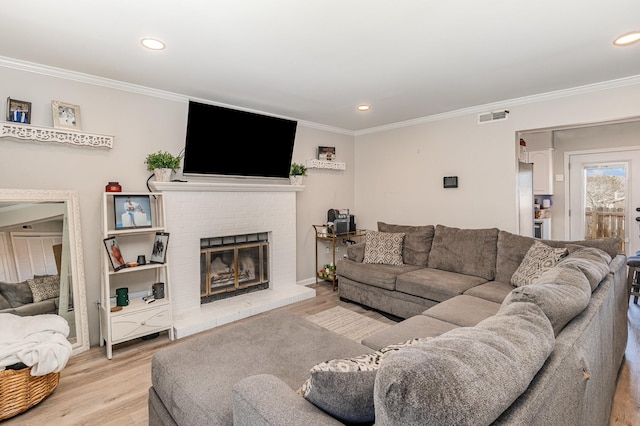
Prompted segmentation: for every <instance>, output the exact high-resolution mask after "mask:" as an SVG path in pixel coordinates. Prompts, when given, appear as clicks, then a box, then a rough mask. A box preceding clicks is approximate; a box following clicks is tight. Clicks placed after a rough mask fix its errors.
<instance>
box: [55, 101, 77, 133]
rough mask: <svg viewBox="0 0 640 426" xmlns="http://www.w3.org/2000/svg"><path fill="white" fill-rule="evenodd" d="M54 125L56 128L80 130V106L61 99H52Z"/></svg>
mask: <svg viewBox="0 0 640 426" xmlns="http://www.w3.org/2000/svg"><path fill="white" fill-rule="evenodd" d="M51 113H52V114H53V127H55V128H56V129H72V130H80V129H81V127H80V107H79V106H78V105H73V104H67V103H64V102H60V101H51Z"/></svg>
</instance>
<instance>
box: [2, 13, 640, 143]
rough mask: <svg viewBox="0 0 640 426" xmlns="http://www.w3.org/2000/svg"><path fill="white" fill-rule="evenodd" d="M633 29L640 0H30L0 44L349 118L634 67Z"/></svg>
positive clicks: (310, 117)
mask: <svg viewBox="0 0 640 426" xmlns="http://www.w3.org/2000/svg"><path fill="white" fill-rule="evenodd" d="M633 30H640V1H638V0H606V1H605V0H563V1H558V0H536V1H531V0H527V1H524V0H490V1H484V2H481V1H474V0H466V1H465V0H448V1H442V0H439V1H434V0H403V1H390V0H367V1H365V0H323V1H313V0H272V1H266V0H183V1H180V2H178V1H167V0H135V1H131V0H126V1H125V0H110V1H104V0H93V1H86V0H85V1H81V0H75V1H74V0H56V1H51V0H28V1H21V2H18V1H11V2H3V4H2V8H1V10H0V56H3V57H5V59H6V58H14V59H18V60H21V61H28V62H34V63H37V64H42V65H47V66H51V67H56V68H61V69H64V70H71V71H75V72H80V73H86V74H89V75H95V76H100V77H105V78H108V79H113V80H117V81H123V82H127V83H131V84H136V85H141V86H145V87H149V88H153V89H158V90H162V91H168V92H171V93H176V94H180V95H185V96H188V97H192V98H195V99H199V100H209V101H212V102H214V103H219V104H225V105H231V106H236V107H240V108H243V109H250V110H255V111H261V112H266V113H270V114H275V115H280V116H285V117H289V118H293V119H297V120H304V121H308V122H313V123H318V124H322V125H327V126H332V127H337V128H340V129H344V130H350V131H357V130H362V129H369V128H373V127H378V126H383V125H387V124H391V123H397V122H402V121H406V120H413V119H418V118H421V117H427V116H431V115H435V114H441V113H447V112H450V111H455V110H459V109H463V108H470V107H475V106H479V105H485V104H493V103H496V102H500V101H506V100H509V99H514V98H520V97H527V96H531V95H535V94H540V93H546V92H552V91H558V90H563V89H568V88H574V87H578V86H583V85H590V84H595V83H600V82H604V81H609V80H616V79H621V78H625V77H630V76H636V75H640V43H636V44H635V45H632V46H627V47H623V48H620V47H614V46H613V44H612V41H613V39H614V38H615V37H617V36H619V35H621V34H623V33H626V32H630V31H633ZM146 36H152V37H157V38H160V39H162V40H164V41H165V43H166V44H167V48H166V49H165V50H164V51H160V52H153V51H148V50H145V49H143V48H142V47H141V46H140V43H139V40H140V39H141V38H142V37H146ZM2 86H3V87H5V89H4V91H6V90H8V89H7V82H3V83H2ZM15 93H16V92H15V90H12V91H11V93H6V95H7V96H9V95H12V96H14V97H16V98H18V99H20V98H19V97H18V96H17V95H16V94H15ZM65 101H66V102H71V103H73V99H65ZM359 103H369V104H371V105H372V109H371V110H370V111H369V112H366V113H360V112H358V111H356V109H355V107H356V105H357V104H359Z"/></svg>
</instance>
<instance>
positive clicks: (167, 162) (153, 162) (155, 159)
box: [144, 151, 181, 172]
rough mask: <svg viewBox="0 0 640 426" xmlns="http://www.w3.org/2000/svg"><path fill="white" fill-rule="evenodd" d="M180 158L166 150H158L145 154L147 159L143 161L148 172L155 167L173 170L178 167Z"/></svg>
mask: <svg viewBox="0 0 640 426" xmlns="http://www.w3.org/2000/svg"><path fill="white" fill-rule="evenodd" d="M180 160H181V157H180V156H178V157H175V156H173V155H171V154H170V153H168V152H166V151H158V152H154V153H153V154H149V155H147V159H146V160H145V161H144V162H145V164H146V165H147V170H148V171H150V172H152V171H154V170H155V169H171V170H173V171H174V172H175V171H176V170H177V169H179V168H180Z"/></svg>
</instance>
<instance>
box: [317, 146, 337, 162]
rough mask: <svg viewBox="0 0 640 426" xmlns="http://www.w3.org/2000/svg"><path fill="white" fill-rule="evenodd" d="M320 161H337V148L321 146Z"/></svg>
mask: <svg viewBox="0 0 640 426" xmlns="http://www.w3.org/2000/svg"><path fill="white" fill-rule="evenodd" d="M318 160H322V161H336V147H335V146H319V147H318Z"/></svg>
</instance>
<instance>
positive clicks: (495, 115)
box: [478, 109, 509, 124]
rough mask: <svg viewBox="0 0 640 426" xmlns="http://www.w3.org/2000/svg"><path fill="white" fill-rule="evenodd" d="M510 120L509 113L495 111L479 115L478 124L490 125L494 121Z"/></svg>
mask: <svg viewBox="0 0 640 426" xmlns="http://www.w3.org/2000/svg"><path fill="white" fill-rule="evenodd" d="M507 118H509V111H507V110H506V109H505V110H502V111H493V112H486V113H484V114H478V124H484V123H490V122H492V121H500V120H506V119H507Z"/></svg>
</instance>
